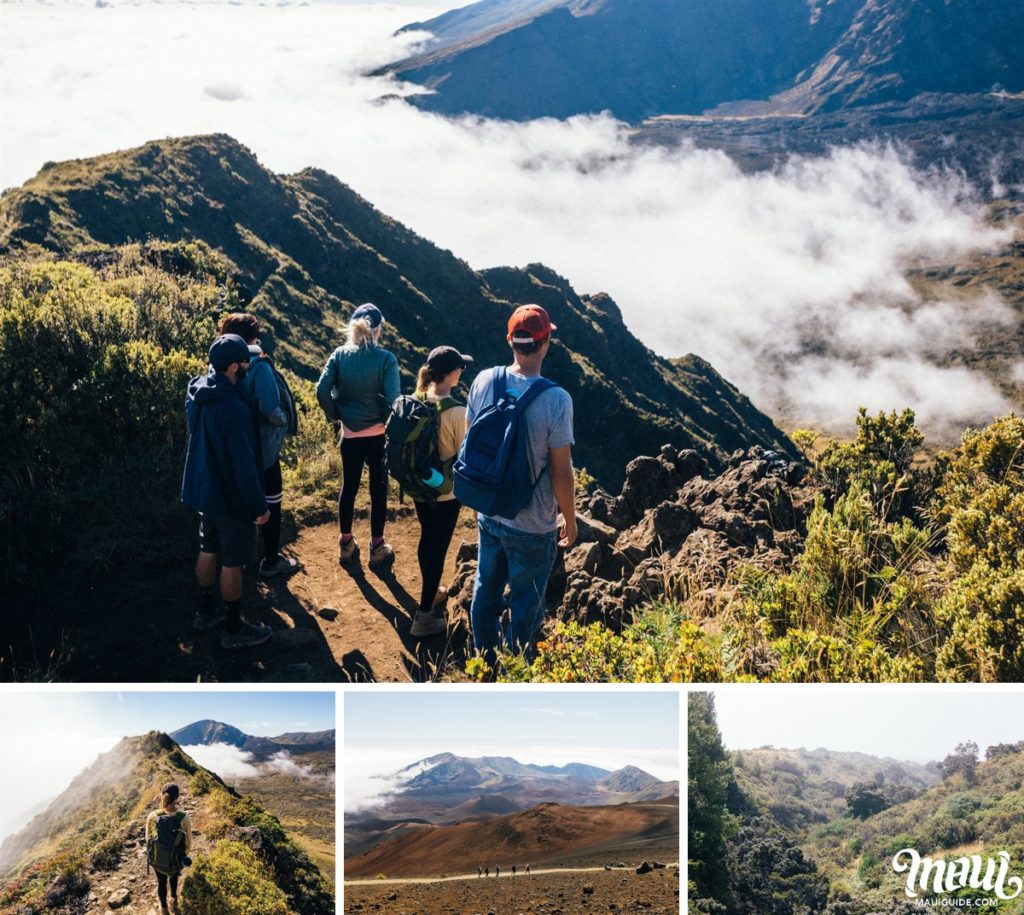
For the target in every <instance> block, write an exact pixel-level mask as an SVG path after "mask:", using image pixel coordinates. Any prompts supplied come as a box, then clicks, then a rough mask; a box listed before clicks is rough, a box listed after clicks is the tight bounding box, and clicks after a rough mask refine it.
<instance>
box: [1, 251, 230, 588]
mask: <svg viewBox="0 0 1024 915" xmlns="http://www.w3.org/2000/svg"><path fill="white" fill-rule="evenodd" d="M231 303H233V300H232V298H231V295H230V291H229V290H228V289H227V288H226V286H225V285H223V284H222V283H218V282H217V280H216V279H215V278H210V277H204V278H203V279H201V280H200V279H196V278H194V277H190V276H183V277H179V278H174V277H171V276H170V275H168V274H166V273H163V272H161V271H159V270H157V269H155V268H153V267H152V266H149V265H147V264H146V263H144V262H143V261H141V260H140V259H139V256H138V252H137V251H134V252H133V251H132V250H129V251H127V252H125V253H124V256H123V258H121V259H120V260H119V261H118V262H117V264H116V265H115V266H113V267H108V268H107V269H106V270H105V272H103V273H101V272H99V271H97V270H94V269H92V268H90V267H88V266H85V265H84V264H79V263H68V262H56V263H49V262H41V261H37V262H15V263H13V264H11V265H10V266H8V267H5V268H2V269H0V377H2V378H3V379H4V385H5V389H4V392H3V396H2V397H0V424H2V426H3V428H4V429H5V434H4V436H2V438H0V468H2V469H0V515H2V518H0V520H2V521H3V531H4V534H3V537H4V543H3V544H2V548H3V552H4V556H5V559H6V562H5V564H4V573H3V574H4V577H5V578H7V579H8V580H9V581H10V582H18V581H24V580H27V579H29V578H31V577H32V576H33V575H36V574H38V573H39V572H40V571H41V570H42V569H43V568H44V567H45V565H46V562H47V560H48V559H49V558H50V557H51V556H53V555H54V554H56V553H58V552H60V551H61V550H62V549H63V547H64V541H63V540H62V536H61V535H64V536H67V535H68V534H70V533H72V532H73V531H74V530H75V529H76V527H77V525H78V524H79V523H80V522H81V521H82V519H83V517H88V518H89V525H90V528H91V529H92V530H93V531H97V530H98V529H101V528H102V525H103V523H104V521H105V520H106V519H107V518H113V517H117V516H121V517H125V516H128V517H134V513H136V512H138V511H139V510H140V507H143V506H144V507H145V508H144V509H143V510H148V511H150V512H159V511H160V510H166V508H167V506H168V505H169V504H170V505H173V504H174V502H175V496H176V495H177V492H176V485H175V484H176V481H177V477H178V475H180V472H181V457H182V453H183V449H184V441H185V438H184V435H185V428H184V421H183V418H182V404H183V401H184V392H185V385H186V382H187V381H188V379H189V377H190V376H192V375H194V374H197V373H199V372H202V371H203V370H204V369H205V350H206V347H207V346H208V345H209V340H210V339H211V338H212V335H213V326H214V316H215V315H216V314H218V313H219V312H220V311H221V310H223V308H224V307H225V306H226V305H229V304H231ZM143 481H144V483H143Z"/></svg>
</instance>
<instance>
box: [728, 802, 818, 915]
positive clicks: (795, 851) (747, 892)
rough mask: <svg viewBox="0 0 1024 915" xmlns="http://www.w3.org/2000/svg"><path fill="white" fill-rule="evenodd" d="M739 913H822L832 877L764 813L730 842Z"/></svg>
mask: <svg viewBox="0 0 1024 915" xmlns="http://www.w3.org/2000/svg"><path fill="white" fill-rule="evenodd" d="M729 865H730V867H729V869H730V872H731V884H732V895H733V898H734V899H735V900H736V901H735V903H734V906H733V911H734V912H735V913H736V915H802V913H806V912H820V911H821V910H822V909H823V908H824V907H825V903H826V901H827V900H828V879H827V878H826V877H825V876H824V875H823V874H819V873H818V866H817V865H816V864H815V863H814V862H813V861H811V860H809V859H807V858H805V857H804V853H803V852H802V851H801V850H800V848H799V846H798V845H797V844H796V842H794V841H793V839H792V838H790V836H789V835H788V834H787V833H786V832H785V831H784V830H782V829H779V828H778V827H777V826H775V825H773V824H772V822H771V821H770V820H769V819H767V818H764V817H760V818H757V819H754V820H751V821H750V822H749V823H747V824H746V825H745V826H743V828H741V829H740V830H739V832H738V833H737V835H736V837H735V839H733V840H732V841H731V842H730V845H729Z"/></svg>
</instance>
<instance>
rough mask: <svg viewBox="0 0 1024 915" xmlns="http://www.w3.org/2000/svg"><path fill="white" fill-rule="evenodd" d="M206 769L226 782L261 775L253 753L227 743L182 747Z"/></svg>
mask: <svg viewBox="0 0 1024 915" xmlns="http://www.w3.org/2000/svg"><path fill="white" fill-rule="evenodd" d="M182 750H184V751H185V752H186V753H188V755H189V756H191V757H192V758H193V759H194V760H195V761H196V762H197V763H199V765H201V766H202V767H203V768H204V769H209V770H210V771H211V772H213V773H215V774H216V775H219V776H220V777H221V778H222V779H224V780H225V781H227V780H230V779H233V778H251V777H253V776H255V775H259V769H257V768H256V766H255V765H254V763H253V756H252V754H251V753H246V752H245V750H242V749H240V748H239V747H233V746H231V745H230V744H226V743H212V744H208V745H206V744H196V745H194V746H190V747H182Z"/></svg>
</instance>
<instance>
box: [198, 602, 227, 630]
mask: <svg viewBox="0 0 1024 915" xmlns="http://www.w3.org/2000/svg"><path fill="white" fill-rule="evenodd" d="M225 619H226V617H225V616H224V608H223V607H217V609H216V610H214V611H213V612H212V613H203V611H202V610H196V612H195V615H194V616H193V617H192V628H193V629H195V630H197V631H199V632H207V631H208V630H210V629H216V628H217V627H218V626H219V625H220V624H221V623H223V622H224V620H225Z"/></svg>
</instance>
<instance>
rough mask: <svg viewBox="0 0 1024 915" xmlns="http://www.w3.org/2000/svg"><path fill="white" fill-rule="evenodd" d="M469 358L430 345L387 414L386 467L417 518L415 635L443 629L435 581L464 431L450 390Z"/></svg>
mask: <svg viewBox="0 0 1024 915" xmlns="http://www.w3.org/2000/svg"><path fill="white" fill-rule="evenodd" d="M472 362H473V357H472V356H464V355H463V354H462V353H460V352H459V351H458V350H457V349H455V347H453V346H438V347H435V348H434V349H433V350H431V351H430V355H428V356H427V361H426V363H425V364H424V365H423V366H422V367H421V368H420V370H419V374H418V375H417V376H416V393H415V394H413V395H411V396H408V395H403V396H401V397H399V398H398V399H397V400H396V401H395V403H394V404H392V413H391V416H390V417H388V423H387V463H388V470H389V471H390V473H391V475H392V476H393V477H394V478H395V479H396V480H397V481H398V484H399V486H400V487H401V490H402V492H403V494H405V493H407V494H408V495H409V496H410V497H411V498H412V500H413V504H414V505H415V506H416V517H417V518H418V519H419V522H420V541H419V545H418V546H417V549H416V556H417V559H418V560H419V565H420V576H421V577H422V579H423V586H422V590H421V592H420V604H419V608H418V609H417V611H416V613H415V614H414V615H413V619H412V628H411V630H410V633H411V635H412V636H413V638H417V639H420V638H425V637H427V636H432V635H440V634H441V633H442V632H445V631H446V630H447V628H448V620H447V617H446V615H445V603H446V602H447V599H448V594H447V592H445V591H442V590H440V585H441V578H442V576H443V575H444V561H445V557H446V556H447V555H448V547H449V546H450V545H451V542H452V536H453V535H454V534H455V526H456V525H457V524H458V522H459V510H460V509H461V508H462V506H461V505H460V504H459V502H458V500H457V499H456V498H455V494H454V492H453V480H452V464H453V463H454V461H455V458H456V457H457V456H458V453H459V447H460V446H461V445H462V439H463V437H464V436H465V434H466V407H465V405H464V404H462V403H461V402H460V401H458V400H456V399H455V398H454V397H452V395H451V392H452V389H453V388H455V386H456V385H457V384H458V383H459V378H461V377H462V372H463V369H465V368H467V367H468V366H469V365H470V364H472Z"/></svg>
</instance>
